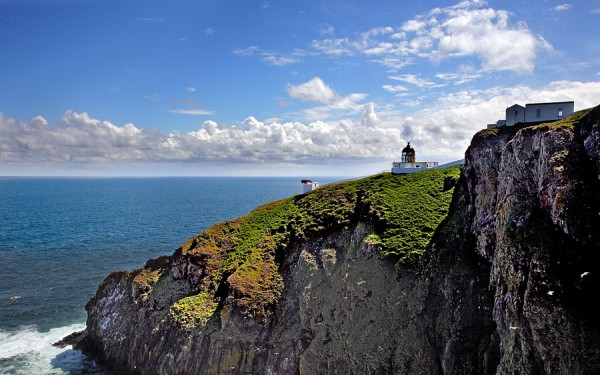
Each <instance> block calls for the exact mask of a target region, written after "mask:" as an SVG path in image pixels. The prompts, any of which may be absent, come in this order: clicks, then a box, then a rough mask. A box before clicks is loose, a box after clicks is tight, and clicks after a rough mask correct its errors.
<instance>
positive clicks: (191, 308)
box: [171, 293, 219, 328]
mask: <svg viewBox="0 0 600 375" xmlns="http://www.w3.org/2000/svg"><path fill="white" fill-rule="evenodd" d="M218 305H219V302H218V301H214V300H213V297H212V296H210V295H208V294H206V293H199V294H196V295H193V296H189V297H185V298H182V299H180V300H179V301H177V302H175V303H174V304H173V306H171V316H172V317H173V319H174V320H175V321H176V322H178V323H179V324H181V325H182V326H184V327H186V328H194V327H197V326H199V325H202V326H203V325H206V323H207V322H208V320H209V319H210V317H211V316H212V315H213V313H214V312H215V310H216V309H217V306H218Z"/></svg>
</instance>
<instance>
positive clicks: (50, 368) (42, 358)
mask: <svg viewBox="0 0 600 375" xmlns="http://www.w3.org/2000/svg"><path fill="white" fill-rule="evenodd" d="M84 328H85V325H84V324H73V325H69V326H65V327H59V328H53V329H51V330H49V331H48V332H39V331H38V330H37V329H36V328H35V327H21V328H20V329H18V330H17V331H13V332H7V331H0V374H15V375H20V374H44V375H48V374H53V375H54V374H93V373H96V374H98V373H100V372H98V371H96V370H97V369H95V365H94V364H93V362H91V361H90V360H88V359H87V358H86V357H85V356H84V355H83V354H82V353H81V352H80V351H78V350H73V349H72V348H71V347H70V346H68V347H66V348H57V347H54V346H52V344H53V343H55V342H57V341H59V340H60V339H62V338H63V337H65V336H67V335H69V334H71V333H73V332H76V331H81V330H83V329H84Z"/></svg>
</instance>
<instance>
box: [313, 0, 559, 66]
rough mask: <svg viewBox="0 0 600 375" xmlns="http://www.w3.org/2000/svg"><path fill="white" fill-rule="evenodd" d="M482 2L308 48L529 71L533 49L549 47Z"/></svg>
mask: <svg viewBox="0 0 600 375" xmlns="http://www.w3.org/2000/svg"><path fill="white" fill-rule="evenodd" d="M484 6H485V2H483V1H463V2H460V3H458V4H456V5H454V6H450V7H446V8H435V9H432V10H430V11H429V12H427V13H425V14H421V15H418V16H416V17H415V18H413V19H410V20H408V21H406V22H405V23H404V24H403V25H401V26H400V27H399V28H392V27H389V26H385V27H376V28H373V29H371V30H368V31H366V32H363V33H360V34H359V35H358V36H356V37H355V38H353V39H352V38H335V39H333V38H328V39H323V40H313V41H312V42H311V44H310V47H311V48H312V49H313V51H314V52H316V53H319V54H326V55H330V56H354V55H359V54H363V55H366V56H372V57H375V56H376V57H378V58H377V59H373V60H372V61H373V62H376V63H380V64H382V65H384V66H386V67H388V68H391V69H396V70H398V69H400V68H402V67H403V66H405V65H407V64H411V63H413V62H414V59H416V58H428V59H431V60H433V61H437V62H439V61H442V60H446V59H456V58H476V59H478V60H479V65H480V69H481V70H482V71H504V70H507V71H514V72H519V73H529V72H531V71H533V69H534V67H535V60H536V57H537V55H538V52H539V51H541V50H551V49H552V47H551V45H550V44H549V43H548V42H547V41H545V40H544V39H543V38H542V37H540V36H537V35H535V34H534V33H532V32H531V31H530V30H529V29H528V28H527V26H526V25H525V24H524V23H517V24H515V25H511V24H510V22H509V15H510V13H509V12H508V11H505V10H496V9H493V8H490V7H484ZM566 6H568V4H563V5H561V6H559V7H557V8H560V7H566Z"/></svg>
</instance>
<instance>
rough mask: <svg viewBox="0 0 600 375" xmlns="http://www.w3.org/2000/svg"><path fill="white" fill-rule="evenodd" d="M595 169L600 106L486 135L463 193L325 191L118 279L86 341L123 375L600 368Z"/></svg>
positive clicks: (418, 179)
mask: <svg viewBox="0 0 600 375" xmlns="http://www.w3.org/2000/svg"><path fill="white" fill-rule="evenodd" d="M599 171H600V109H599V108H596V109H594V110H592V111H589V113H587V114H585V115H584V116H583V117H582V114H581V113H579V114H577V115H576V116H575V117H574V118H570V119H567V120H565V121H562V122H560V123H552V124H542V125H538V126H532V127H526V128H521V129H520V128H519V127H512V128H499V129H493V130H485V131H482V132H480V133H478V134H477V135H476V136H475V137H474V139H473V143H472V145H471V147H470V148H469V149H468V151H467V154H466V163H465V166H464V168H463V170H462V172H461V174H460V178H459V179H458V181H456V176H457V170H456V169H454V170H449V171H445V172H440V171H438V172H427V173H423V174H419V175H421V176H415V175H411V176H402V177H397V176H385V175H380V176H375V177H373V178H370V179H368V180H365V181H358V182H352V183H346V184H342V185H339V186H334V187H331V188H325V189H320V190H317V191H315V192H313V193H310V194H307V195H304V196H298V197H294V198H291V199H289V200H286V201H282V202H276V203H274V204H271V205H268V206H265V207H262V208H260V209H258V210H257V211H256V212H255V213H253V214H251V215H249V218H246V219H239V220H234V221H232V222H228V223H222V224H219V225H217V226H215V227H213V228H211V229H209V230H207V231H206V232H204V233H203V234H200V235H199V236H197V237H195V238H193V239H191V240H190V241H188V243H186V244H185V245H184V246H182V248H180V249H179V250H177V251H176V252H175V254H173V256H170V257H163V258H160V259H157V260H153V261H149V262H148V263H147V265H146V266H145V267H144V268H143V269H141V270H136V271H132V272H115V273H112V274H111V275H109V276H108V277H107V278H106V280H105V281H104V282H103V283H102V285H100V287H99V289H98V292H97V293H96V295H95V296H94V297H93V298H92V299H91V300H90V302H89V303H88V305H87V306H86V308H87V310H88V315H89V317H88V322H87V329H86V331H85V332H84V334H83V337H84V338H83V339H82V340H81V341H80V342H79V344H78V346H79V347H81V348H83V349H84V350H85V351H86V352H87V353H89V354H90V355H93V356H94V357H95V358H97V359H98V360H99V361H100V362H101V363H104V364H105V365H106V366H107V368H109V369H112V370H113V371H115V372H117V373H131V374H156V373H160V374H217V373H221V374H248V373H255V374H324V373H329V374H349V373H355V374H364V373H381V374H387V373H390V374H391V373H397V374H440V375H441V374H558V373H562V374H594V373H600V324H599V322H600V319H599V318H598V317H600V305H599V302H598V298H597V296H598V292H597V291H598V290H599V289H598V287H600V285H599V284H600V278H599V276H600V267H599V262H598V261H599V260H600V254H599V252H600V231H599V228H600V225H599V224H600V198H599V196H600V195H599V193H600V175H599ZM452 191H453V196H452V203H451V204H450V205H449V206H448V203H449V202H450V194H452ZM391 192H393V193H391ZM405 193H406V195H402V194H405ZM394 194H398V195H394ZM390 197H391V198H392V199H391V200H390V199H388V200H386V199H387V198H390ZM411 200H414V202H411ZM430 202H434V203H435V204H433V205H430V204H429V203H430ZM401 203H402V204H403V205H401ZM396 205H397V206H396ZM448 210H449V211H448ZM446 214H447V216H446ZM444 217H446V218H445V219H444V220H443V221H441V220H442V219H443V218H444ZM440 221H441V223H440ZM438 224H439V225H438ZM436 228H437V229H436ZM434 230H435V233H434ZM424 244H427V245H426V247H425V245H424Z"/></svg>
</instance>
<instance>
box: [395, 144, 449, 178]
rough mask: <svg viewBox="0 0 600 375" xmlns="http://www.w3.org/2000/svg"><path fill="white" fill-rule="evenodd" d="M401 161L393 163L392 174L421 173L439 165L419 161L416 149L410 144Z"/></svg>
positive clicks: (433, 162)
mask: <svg viewBox="0 0 600 375" xmlns="http://www.w3.org/2000/svg"><path fill="white" fill-rule="evenodd" d="M400 160H401V161H399V162H397V161H395V162H393V163H392V174H407V173H414V172H420V171H425V170H427V169H431V168H435V167H437V165H438V162H437V161H417V153H416V152H415V149H414V148H412V147H410V142H408V144H407V145H406V147H404V149H402V159H400Z"/></svg>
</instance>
